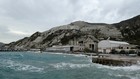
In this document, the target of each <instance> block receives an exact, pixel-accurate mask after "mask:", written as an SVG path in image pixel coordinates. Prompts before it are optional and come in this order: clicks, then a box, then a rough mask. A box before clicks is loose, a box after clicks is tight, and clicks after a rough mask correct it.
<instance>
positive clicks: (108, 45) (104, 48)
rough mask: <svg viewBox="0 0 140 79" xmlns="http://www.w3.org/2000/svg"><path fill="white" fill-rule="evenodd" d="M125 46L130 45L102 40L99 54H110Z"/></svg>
mask: <svg viewBox="0 0 140 79" xmlns="http://www.w3.org/2000/svg"><path fill="white" fill-rule="evenodd" d="M124 45H129V43H127V42H121V41H111V40H102V41H100V42H99V43H98V52H102V53H110V52H111V50H112V49H116V48H119V47H120V46H124Z"/></svg>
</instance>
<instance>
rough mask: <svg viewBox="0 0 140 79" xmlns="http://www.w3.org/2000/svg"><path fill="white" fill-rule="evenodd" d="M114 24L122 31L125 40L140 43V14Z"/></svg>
mask: <svg viewBox="0 0 140 79" xmlns="http://www.w3.org/2000/svg"><path fill="white" fill-rule="evenodd" d="M114 25H115V26H116V27H117V28H118V29H119V30H120V31H121V33H122V36H123V37H124V39H123V40H126V41H128V42H129V43H132V44H138V45H140V15H138V16H136V17H134V18H131V19H128V20H125V21H122V22H120V23H116V24H114Z"/></svg>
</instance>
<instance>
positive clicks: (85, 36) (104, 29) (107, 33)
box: [8, 16, 140, 49]
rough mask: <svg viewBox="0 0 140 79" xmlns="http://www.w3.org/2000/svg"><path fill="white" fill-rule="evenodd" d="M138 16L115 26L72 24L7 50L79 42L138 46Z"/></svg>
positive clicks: (139, 32)
mask: <svg viewBox="0 0 140 79" xmlns="http://www.w3.org/2000/svg"><path fill="white" fill-rule="evenodd" d="M139 36H140V16H137V17H134V18H132V19H129V20H125V21H122V22H120V23H116V24H105V23H88V22H84V21H76V22H72V23H70V24H68V25H63V26H58V27H54V28H52V29H50V30H47V31H45V32H42V33H41V32H36V33H34V34H33V35H31V36H30V37H25V38H23V39H21V40H19V41H16V42H13V43H10V44H9V45H8V46H9V48H26V49H28V48H29V49H30V48H42V49H44V48H47V47H51V46H53V45H74V44H75V43H76V42H79V41H80V40H94V41H100V40H103V39H107V38H108V37H110V39H113V40H124V41H128V42H129V43H134V44H138V45H140V42H139V41H140V37H139Z"/></svg>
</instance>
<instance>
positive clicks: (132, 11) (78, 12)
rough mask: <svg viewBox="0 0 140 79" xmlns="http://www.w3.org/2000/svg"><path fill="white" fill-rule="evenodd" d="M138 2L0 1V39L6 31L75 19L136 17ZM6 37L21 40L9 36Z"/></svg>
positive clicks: (139, 11)
mask: <svg viewBox="0 0 140 79" xmlns="http://www.w3.org/2000/svg"><path fill="white" fill-rule="evenodd" d="M139 3H140V0H0V25H1V26H0V28H1V34H0V37H3V39H4V38H5V36H4V35H6V34H7V33H5V34H4V32H5V31H7V30H9V29H12V30H14V31H20V32H26V33H29V34H30V33H34V32H35V31H45V30H48V29H50V28H52V27H54V26H59V25H64V24H67V23H70V22H73V21H76V20H83V21H88V22H103V23H115V22H119V21H121V20H124V19H128V18H130V17H133V16H136V15H138V14H140V8H139V7H140V5H139ZM2 26H7V27H2ZM2 28H3V31H2ZM4 30H5V31H4ZM2 33H3V34H2ZM8 36H9V37H10V36H13V37H14V38H15V39H18V38H19V37H21V36H19V35H16V34H12V33H11V34H8ZM0 41H2V40H0ZM11 41H13V40H12V39H11Z"/></svg>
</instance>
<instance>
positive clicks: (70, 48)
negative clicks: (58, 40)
mask: <svg viewBox="0 0 140 79" xmlns="http://www.w3.org/2000/svg"><path fill="white" fill-rule="evenodd" d="M81 48H82V49H84V47H83V46H77V45H65V46H53V47H50V48H46V51H53V52H74V51H80V50H81V51H82V49H81Z"/></svg>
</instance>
